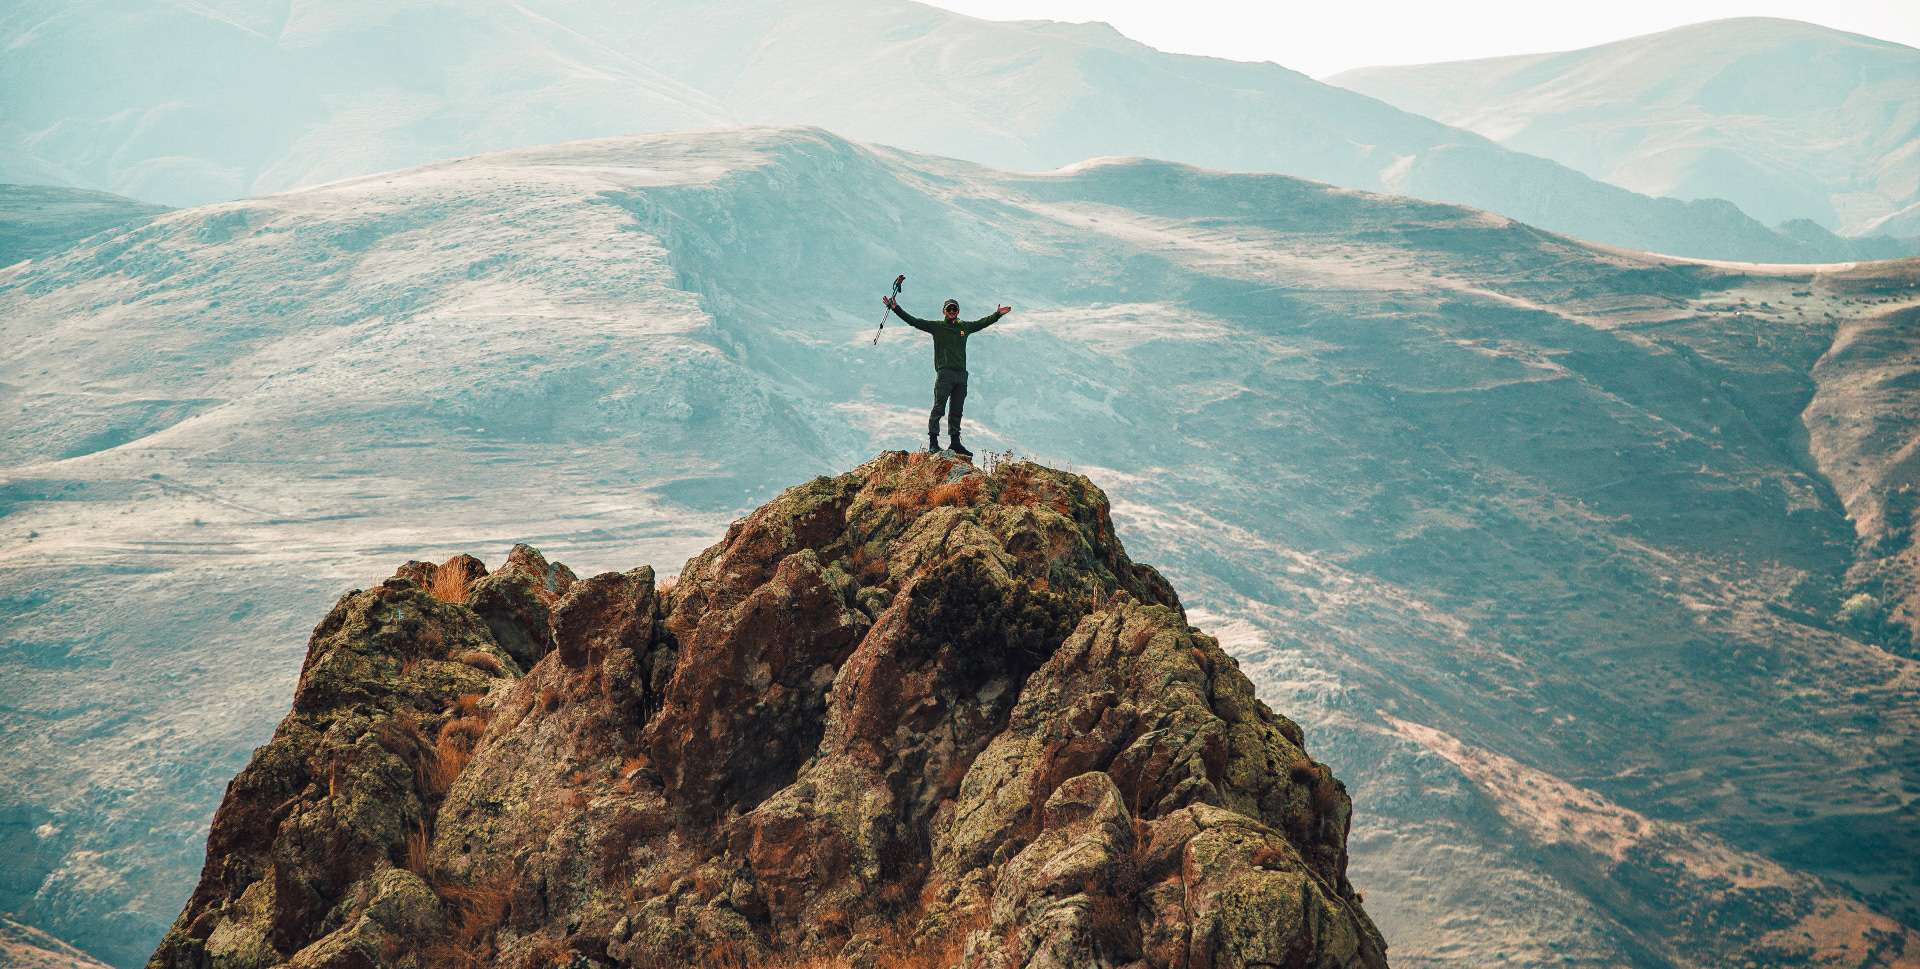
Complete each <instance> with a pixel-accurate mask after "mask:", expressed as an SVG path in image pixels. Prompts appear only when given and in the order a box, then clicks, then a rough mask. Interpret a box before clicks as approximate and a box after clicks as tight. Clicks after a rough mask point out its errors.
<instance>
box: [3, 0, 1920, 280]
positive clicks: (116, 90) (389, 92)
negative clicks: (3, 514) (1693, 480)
mask: <svg viewBox="0 0 1920 969" xmlns="http://www.w3.org/2000/svg"><path fill="white" fill-rule="evenodd" d="M662 38H672V42H671V43H663V42H662V40H661V39H662ZM0 46H3V47H4V49H5V50H6V52H7V53H6V57H5V58H4V59H3V60H0V119H4V120H0V160H6V167H4V168H0V177H10V178H12V179H13V180H19V181H45V180H47V178H48V177H49V176H48V174H47V173H48V172H54V173H57V175H58V177H59V178H60V179H62V180H64V181H65V182H67V183H69V184H74V185H82V186H88V187H93V188H102V189H108V190H111V191H114V192H119V193H122V194H126V195H131V196H134V197H137V198H144V199H154V200H157V201H161V202H167V203H169V204H199V203H205V202H213V201H223V200H228V199H234V198H240V197H244V196H251V195H260V194H266V193H271V192H277V191H283V190H286V189H290V188H297V187H304V186H311V185H315V184H320V183H324V182H328V181H333V180H336V179H342V178H351V177H355V176H362V175H368V174H372V173H375V172H381V171H388V170H393V169H400V168H406V167H410V166H414V165H420V164H425V163H428V162H435V161H440V160H444V159H448V158H454V157H458V156H464V155H471V154H475V153H479V152H486V151H494V150H499V149H508V148H520V147H527V146H533V145H542V144H549V143H552V142H558V141H566V140H569V139H577V138H595V137H608V136H624V135H631V134H636V133H642V132H658V131H677V130H685V129H691V128H707V127H716V126H723V125H730V124H775V125H801V124H804V125H820V126H823V127H826V128H829V129H831V130H834V131H837V132H841V133H843V134H846V135H848V136H850V137H854V138H859V139H864V140H869V141H875V142H880V143H884V144H889V145H898V146H901V147H904V148H908V149H913V150H919V151H926V152H935V153H938V154H941V155H946V156H952V157H959V158H966V159H970V160H973V161H976V162H980V163H983V164H988V165H993V166H996V167H1000V168H1008V169H1019V170H1046V169H1052V168H1056V167H1059V166H1061V165H1068V164H1073V163H1077V162H1080V161H1083V160H1085V159H1087V158H1089V157H1096V156H1108V155H1129V156H1131V155H1138V156H1142V157H1152V158H1164V159H1169V160H1172V161H1179V162H1186V163H1190V164H1196V165H1202V166H1207V167H1213V168H1222V169H1230V170H1237V171H1262V172H1281V173H1285V174H1289V175H1296V176H1301V177H1305V178H1313V179H1319V180H1323V181H1327V182H1331V183H1333V184H1336V185H1344V186H1347V187H1351V188H1360V189H1366V190H1370V191H1391V192H1396V193H1400V194H1406V195H1413V196H1418V197H1422V198H1432V199H1439V200H1443V201H1451V202H1459V203H1462V204H1467V205H1472V206H1476V207H1479V208H1484V209H1488V210H1492V211H1497V212H1500V213H1501V214H1504V215H1507V216H1509V217H1512V218H1516V219H1520V220H1522V221H1525V222H1528V223H1531V224H1534V225H1539V226H1541V227H1544V228H1548V229H1552V230H1554V231H1558V232H1564V233H1567V234H1570V235H1574V236H1578V237H1580V238H1584V239H1592V240H1596V241H1599V242H1604V243H1609V244H1613V245H1621V246H1628V247H1632V248H1636V249H1645V250H1652V251H1658V252H1671V253H1679V254H1684V255H1693V256H1711V257H1717V258H1725V259H1752V260H1763V261H1796V262H1807V261H1814V262H1817V261H1826V260H1837V259H1851V258H1861V257H1876V256H1891V255H1902V254H1906V255H1912V254H1914V253H1915V250H1914V249H1913V248H1912V246H1910V245H1905V244H1898V245H1896V244H1889V243H1877V244H1871V245H1869V244H1865V243H1857V242H1853V241H1849V240H1844V239H1839V238H1837V237H1833V236H1830V235H1826V234H1824V233H1821V232H1817V231H1816V232H1811V233H1804V232H1803V233H1799V234H1787V233H1780V232H1775V231H1773V230H1771V229H1769V228H1768V227H1767V226H1765V225H1762V224H1761V223H1759V222H1756V221H1754V220H1753V219H1751V218H1749V217H1747V216H1746V215H1745V214H1743V213H1741V212H1740V211H1739V210H1738V209H1737V208H1736V207H1735V206H1733V205H1730V204H1727V203H1724V202H1706V201H1702V202H1691V203H1689V202H1682V201H1677V200H1674V199H1656V198H1649V197H1646V196H1643V195H1637V194H1635V193H1633V192H1630V191H1626V190H1624V189H1621V188H1618V187H1616V186H1613V185H1608V184H1604V183H1602V182H1598V181H1595V180H1594V179H1591V178H1589V177H1587V176H1585V175H1582V174H1580V173H1578V172H1576V171H1573V170H1571V169H1569V168H1566V167H1563V166H1562V165H1560V164H1558V163H1556V162H1552V161H1547V160H1545V159H1542V158H1538V157H1534V156H1531V155H1526V154H1522V153H1519V152H1515V151H1511V150H1508V149H1506V148H1502V147H1500V146H1499V145H1497V144H1495V143H1493V142H1491V141H1488V140H1487V139H1485V138H1482V137H1480V136H1479V135H1476V134H1472V133H1469V132H1466V131H1462V130H1460V129H1457V128H1450V127H1448V126H1446V125H1443V124H1440V123H1438V122H1436V121H1433V120H1430V119H1428V118H1425V117H1420V116H1418V115H1415V114H1409V113H1407V112H1405V111H1402V110H1399V109H1396V108H1393V107H1389V106H1387V105H1386V104H1383V103H1381V102H1379V101H1376V100H1374V99H1372V98H1369V97H1364V96H1361V95H1357V94H1355V93H1353V92H1351V91H1348V90H1345V89H1343V88H1338V87H1333V86H1330V85H1326V84H1322V83H1320V82H1318V81H1315V80H1313V79H1311V78H1309V77H1306V76H1305V75H1302V74H1299V73H1297V72H1294V71H1290V70H1287V69H1285V68H1284V67H1281V66H1278V65H1274V64H1271V63H1261V64H1252V63H1238V62H1233V61H1224V60H1218V59H1212V58H1203V57H1192V56H1185V55H1176V54H1167V53H1163V52H1161V51H1157V50H1154V49H1152V48H1149V47H1146V46H1145V45H1142V44H1139V43H1135V42H1133V41H1130V40H1128V39H1126V38H1125V37H1123V36H1121V35H1120V34H1118V33H1116V32H1114V31H1113V30H1112V29H1111V28H1109V27H1106V26H1105V25H1102V24H1061V23H1052V22H1044V21H1021V22H1006V23H1001V22H989V21H983V20H976V19H973V18H970V17H965V16H961V15H959V14H954V13H951V12H948V11H944V10H940V9H937V8H933V7H928V6H925V5H922V4H918V3H912V2H908V0H806V2H803V3H794V2H789V0H743V2H739V3H732V4H729V5H728V7H727V16H726V17H725V18H716V17H714V16H713V13H712V7H711V5H710V4H706V3H700V2H694V0H647V2H642V3H626V2H616V0H517V2H512V3H508V2H504V0H473V2H467V3H460V4H447V3H442V2H439V0H402V2H391V3H383V4H378V5H361V6H356V7H353V8H351V13H348V12H345V10H344V9H342V10H334V9H330V8H327V7H324V6H316V5H312V4H292V5H289V4H286V3H282V2H272V0H193V2H187V0H80V2H69V0H24V2H22V3H17V4H15V5H13V9H11V10H10V11H9V12H8V13H7V14H6V15H5V16H4V17H0ZM74 64H90V65H102V66H101V67H100V68H99V69H97V70H96V71H94V72H92V73H90V74H89V76H88V83H86V84H73V83H69V78H70V77H71V65H74ZM7 172H14V173H15V174H13V175H11V176H8V175H7V174H6V173H7Z"/></svg>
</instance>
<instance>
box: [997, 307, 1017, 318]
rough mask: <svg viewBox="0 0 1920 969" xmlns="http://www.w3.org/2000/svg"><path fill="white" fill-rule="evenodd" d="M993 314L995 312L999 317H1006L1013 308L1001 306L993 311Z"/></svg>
mask: <svg viewBox="0 0 1920 969" xmlns="http://www.w3.org/2000/svg"><path fill="white" fill-rule="evenodd" d="M994 312H997V313H999V314H1000V315H1001V316H1005V315H1007V314H1008V313H1011V312H1013V307H1011V306H1002V307H1000V308H999V309H998V310H995V311H994Z"/></svg>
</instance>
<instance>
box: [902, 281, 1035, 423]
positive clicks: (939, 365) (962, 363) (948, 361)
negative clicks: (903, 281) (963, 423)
mask: <svg viewBox="0 0 1920 969" xmlns="http://www.w3.org/2000/svg"><path fill="white" fill-rule="evenodd" d="M880 302H882V303H885V304H887V308H888V309H890V310H892V311H893V315H895V316H898V317H899V318H901V319H903V320H906V321H907V325H908V326H911V327H913V328H914V329H916V330H925V331H926V332H927V333H928V334H929V335H931V336H932V337H933V375H934V376H933V414H932V415H930V416H929V417H928V418H927V450H929V451H938V450H940V415H942V414H946V413H948V411H947V402H948V401H952V402H953V411H952V413H951V415H950V416H948V417H947V440H948V441H950V442H951V443H950V444H949V448H950V449H951V450H952V451H953V453H955V454H958V455H960V456H961V457H963V458H971V457H973V452H972V451H969V450H967V449H966V448H965V447H964V446H962V445H961V444H960V410H961V408H962V407H964V406H966V403H967V337H969V336H972V335H973V334H975V333H978V332H980V331H981V330H984V329H986V328H987V327H989V326H992V325H993V324H994V323H995V322H997V321H998V320H999V319H1000V318H1001V317H1003V316H1005V315H1007V314H1008V313H1011V312H1013V307H1011V306H1002V307H1000V308H999V309H996V310H994V311H993V312H992V313H989V314H987V315H986V316H983V317H981V318H979V319H977V320H974V321H973V322H971V323H962V322H960V301H959V300H955V299H950V300H947V301H946V303H945V304H943V305H942V306H941V307H940V313H941V316H942V317H943V319H942V320H941V321H940V322H938V323H934V322H930V321H928V320H923V319H920V318H919V317H917V316H914V315H912V314H910V313H908V312H907V311H906V310H903V309H901V308H900V302H899V301H898V300H896V299H894V298H893V297H891V296H883V297H881V298H880Z"/></svg>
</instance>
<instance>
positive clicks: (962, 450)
mask: <svg viewBox="0 0 1920 969" xmlns="http://www.w3.org/2000/svg"><path fill="white" fill-rule="evenodd" d="M947 450H949V451H952V452H953V453H955V454H958V455H960V456H961V457H963V458H970V457H973V452H972V451H969V450H967V449H966V447H965V446H964V445H962V444H961V443H960V442H959V441H958V440H956V441H954V442H953V443H952V444H949V445H947Z"/></svg>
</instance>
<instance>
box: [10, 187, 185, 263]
mask: <svg viewBox="0 0 1920 969" xmlns="http://www.w3.org/2000/svg"><path fill="white" fill-rule="evenodd" d="M165 211H166V208H165V207H164V206H159V205H148V204H147V203H145V202H136V201H134V200H133V199H129V198H121V197H120V196H118V195H109V194H107V193H106V192H89V191H85V190H81V189H70V188H58V187H55V186H51V185H0V266H11V265H13V264H14V263H16V262H19V261H20V260H22V259H31V258H33V257H34V256H38V255H41V254H42V253H48V252H54V251H57V250H60V249H65V248H66V247H68V246H70V245H72V244H73V243H75V242H78V241H80V240H81V239H84V238H86V237H87V236H90V235H92V234H94V233H96V232H102V231H105V230H107V229H111V228H115V227H119V226H128V225H135V224H138V223H141V222H144V221H146V220H148V219H151V218H153V217H154V216H156V215H159V214H160V213H162V212H165Z"/></svg>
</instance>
